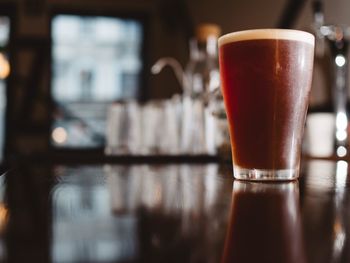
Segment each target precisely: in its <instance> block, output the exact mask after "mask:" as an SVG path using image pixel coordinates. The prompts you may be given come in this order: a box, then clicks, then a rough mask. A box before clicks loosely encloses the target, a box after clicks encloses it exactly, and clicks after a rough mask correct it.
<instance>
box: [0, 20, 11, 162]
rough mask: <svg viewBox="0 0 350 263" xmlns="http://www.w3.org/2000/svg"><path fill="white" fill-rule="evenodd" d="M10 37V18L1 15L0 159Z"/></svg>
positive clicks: (2, 151) (3, 132) (3, 133)
mask: <svg viewBox="0 0 350 263" xmlns="http://www.w3.org/2000/svg"><path fill="white" fill-rule="evenodd" d="M9 38H10V19H9V17H7V16H0V161H2V160H3V154H4V144H5V140H4V138H5V111H6V104H7V101H6V79H7V77H8V75H9V73H10V64H9V60H8V55H9V54H8V52H7V47H8V44H9Z"/></svg>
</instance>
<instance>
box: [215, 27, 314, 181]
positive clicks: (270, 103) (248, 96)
mask: <svg viewBox="0 0 350 263" xmlns="http://www.w3.org/2000/svg"><path fill="white" fill-rule="evenodd" d="M314 41H315V39H314V36H313V35H311V34H309V33H306V32H303V31H297V30H284V29H257V30H247V31H241V32H234V33H230V34H227V35H224V36H222V37H221V38H220V39H219V61H220V74H221V81H222V92H223V96H224V101H225V108H226V113H227V118H228V122H229V127H230V136H231V146H232V157H233V165H234V176H235V178H237V179H243V180H293V179H296V178H297V177H298V175H299V166H300V154H301V142H302V135H303V129H304V123H305V117H306V112H307V107H308V97H309V93H310V89H311V79H312V69H313V57H314Z"/></svg>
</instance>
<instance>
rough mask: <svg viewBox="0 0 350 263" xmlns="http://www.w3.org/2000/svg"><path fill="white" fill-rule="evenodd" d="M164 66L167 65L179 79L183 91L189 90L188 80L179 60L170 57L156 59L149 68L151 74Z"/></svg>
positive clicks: (156, 72)
mask: <svg viewBox="0 0 350 263" xmlns="http://www.w3.org/2000/svg"><path fill="white" fill-rule="evenodd" d="M165 66H169V67H170V68H171V69H172V70H173V71H174V74H175V77H176V78H177V80H178V81H179V83H180V85H181V88H182V90H183V92H185V93H187V92H188V91H189V80H188V77H187V76H186V74H185V71H184V69H183V68H182V66H181V64H180V63H179V61H177V60H176V59H175V58H172V57H163V58H160V59H158V60H157V61H156V63H154V64H153V66H152V68H151V72H152V74H159V73H160V72H161V71H162V70H163V68H164V67H165Z"/></svg>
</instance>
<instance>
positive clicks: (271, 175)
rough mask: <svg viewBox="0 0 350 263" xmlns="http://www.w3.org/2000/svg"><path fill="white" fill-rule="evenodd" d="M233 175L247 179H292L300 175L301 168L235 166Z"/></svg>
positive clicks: (240, 178)
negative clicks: (268, 168)
mask: <svg viewBox="0 0 350 263" xmlns="http://www.w3.org/2000/svg"><path fill="white" fill-rule="evenodd" d="M233 176H234V177H235V178H236V179H238V180H246V181H291V180H296V179H298V177H299V169H281V170H263V169H254V168H252V169H247V168H241V167H237V166H234V168H233Z"/></svg>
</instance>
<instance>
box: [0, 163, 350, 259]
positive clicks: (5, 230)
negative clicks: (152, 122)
mask: <svg viewBox="0 0 350 263" xmlns="http://www.w3.org/2000/svg"><path fill="white" fill-rule="evenodd" d="M231 171H232V170H231V167H225V166H219V165H218V164H172V165H169V164H168V165H167V164H152V165H147V164H139V165H136V164H135V165H131V164H128V165H121V164H118V165H116V164H114V165H108V164H104V165H84V166H82V165H80V166H72V165H71V166H67V165H59V166H57V165H50V166H48V165H45V164H35V165H33V164H28V163H27V164H16V165H15V166H14V167H13V168H12V169H10V170H9V171H8V172H7V173H5V174H4V175H3V176H1V177H0V181H1V185H0V234H1V235H0V259H1V260H0V261H1V262H155V263H157V262H237V263H239V262H248V263H249V262H269V263H270V262H286V263H288V262H301V263H303V262H312V263H313V262H314V263H323V262H324V263H326V262H327V263H328V262H350V244H349V231H350V228H349V227H350V207H349V193H350V190H349V182H350V180H349V177H348V171H349V168H348V163H347V162H345V161H343V160H342V161H325V160H307V161H304V162H303V165H302V176H301V178H300V180H299V181H295V182H283V183H250V182H244V181H234V180H233V178H232V172H231Z"/></svg>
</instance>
